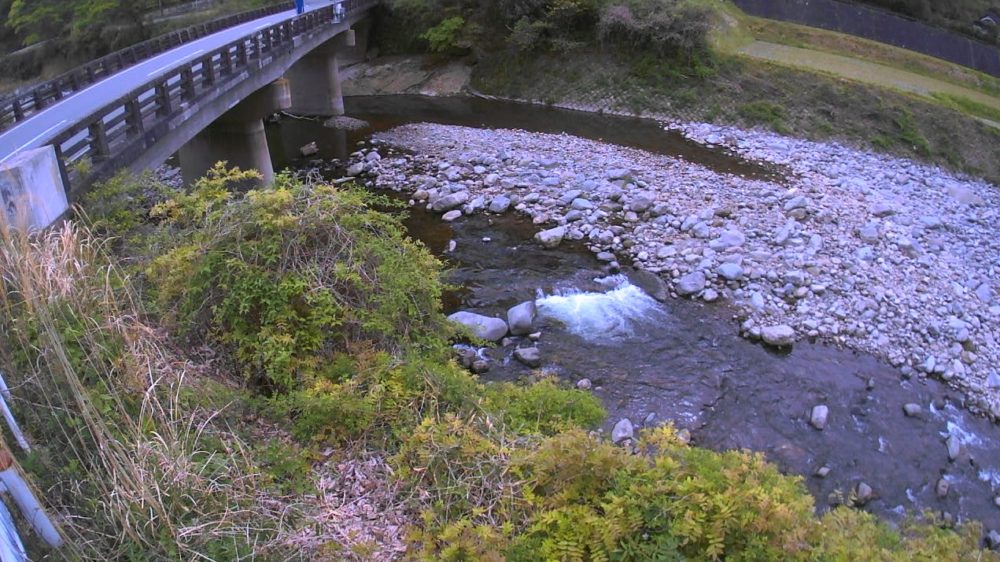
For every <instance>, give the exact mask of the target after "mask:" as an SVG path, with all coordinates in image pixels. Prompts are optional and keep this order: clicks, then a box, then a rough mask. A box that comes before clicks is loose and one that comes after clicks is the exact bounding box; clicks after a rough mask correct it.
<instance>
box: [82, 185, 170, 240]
mask: <svg viewBox="0 0 1000 562" xmlns="http://www.w3.org/2000/svg"><path fill="white" fill-rule="evenodd" d="M172 195H176V193H175V192H174V191H173V190H172V189H171V188H170V187H169V186H167V185H165V184H164V183H162V182H160V181H159V180H158V179H157V178H156V177H155V176H154V175H153V174H152V173H149V172H146V173H143V174H139V175H136V174H133V173H131V172H129V171H127V170H123V171H121V172H119V173H118V174H116V175H115V176H114V177H112V178H111V179H109V180H107V181H104V182H101V183H99V184H97V185H95V186H94V187H93V188H92V189H90V191H88V192H87V194H86V195H84V197H83V200H82V205H83V208H84V209H86V212H85V218H86V219H87V220H89V221H90V228H91V229H92V230H93V231H94V233H95V234H97V235H99V236H104V237H112V238H123V237H131V236H133V235H135V234H136V231H137V230H138V229H139V228H140V227H142V226H144V225H147V224H149V223H150V222H151V218H150V216H149V212H150V210H152V209H153V207H155V206H156V205H158V204H160V203H162V202H164V201H165V200H166V199H167V198H169V197H170V196H172Z"/></svg>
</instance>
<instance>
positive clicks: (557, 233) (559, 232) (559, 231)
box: [535, 226, 566, 249]
mask: <svg viewBox="0 0 1000 562" xmlns="http://www.w3.org/2000/svg"><path fill="white" fill-rule="evenodd" d="M565 237H566V227H563V226H557V227H555V228H550V229H548V230H543V231H541V232H539V233H538V234H536V235H535V240H538V242H539V243H540V244H541V245H542V246H545V247H546V248H550V249H551V248H555V247H556V246H558V245H559V244H561V243H562V241H563V238H565Z"/></svg>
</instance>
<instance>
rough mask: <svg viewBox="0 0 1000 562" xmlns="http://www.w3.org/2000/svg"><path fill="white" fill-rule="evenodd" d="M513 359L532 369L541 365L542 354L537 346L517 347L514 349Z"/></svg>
mask: <svg viewBox="0 0 1000 562" xmlns="http://www.w3.org/2000/svg"><path fill="white" fill-rule="evenodd" d="M514 359H517V360H518V361H519V362H521V363H522V364H523V365H525V366H527V367H530V368H532V369H537V368H538V367H541V366H542V354H541V353H539V351H538V348H537V347H519V348H517V349H515V350H514Z"/></svg>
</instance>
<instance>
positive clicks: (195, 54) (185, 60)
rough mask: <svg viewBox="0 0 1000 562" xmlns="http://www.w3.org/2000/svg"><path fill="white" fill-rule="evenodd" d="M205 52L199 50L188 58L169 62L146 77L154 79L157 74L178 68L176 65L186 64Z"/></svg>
mask: <svg viewBox="0 0 1000 562" xmlns="http://www.w3.org/2000/svg"><path fill="white" fill-rule="evenodd" d="M204 52H205V49H198V50H197V51H195V52H193V53H191V54H190V55H187V56H186V57H183V58H180V59H178V60H175V61H171V62H169V63H167V64H165V65H163V66H161V67H160V68H157V69H156V70H154V71H152V72H150V73H149V74H147V75H146V76H148V77H150V78H152V77H153V76H156V75H157V74H159V73H160V72H163V71H164V70H166V69H168V68H170V67H171V66H176V65H179V64H182V63H185V62H187V61H189V60H191V59H193V58H194V57H196V56H198V55H200V54H202V53H204Z"/></svg>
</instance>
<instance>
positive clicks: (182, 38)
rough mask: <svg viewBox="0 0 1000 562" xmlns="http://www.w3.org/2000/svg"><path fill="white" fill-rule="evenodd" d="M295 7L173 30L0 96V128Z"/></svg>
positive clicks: (270, 8) (285, 5) (261, 10)
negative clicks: (163, 56)
mask: <svg viewBox="0 0 1000 562" xmlns="http://www.w3.org/2000/svg"><path fill="white" fill-rule="evenodd" d="M293 7H294V5H293V3H292V2H282V3H280V4H275V5H273V6H268V7H265V8H258V9H256V10H252V11H249V12H242V13H239V14H233V15H231V16H226V17H223V18H219V19H215V20H212V21H210V22H207V23H203V24H198V25H193V26H191V27H187V28H184V29H180V30H177V31H172V32H170V33H167V34H165V35H160V36H158V37H153V38H152V39H149V40H146V41H143V42H142V43H137V44H135V45H132V46H131V47H126V48H124V49H121V50H119V51H116V52H114V53H111V54H109V55H105V56H103V57H101V58H99V59H96V60H93V61H90V62H88V63H87V64H85V65H83V66H81V67H79V68H75V69H73V70H71V71H69V72H66V73H64V74H61V75H59V76H57V77H55V78H53V79H52V80H49V81H47V82H43V83H41V84H38V85H36V86H34V87H33V88H31V89H30V90H28V91H26V92H20V93H15V94H10V95H7V96H3V97H0V131H3V130H5V129H8V128H10V127H12V126H13V125H15V124H16V123H18V122H19V121H23V120H24V119H27V118H28V117H30V116H31V115H32V114H34V113H36V112H37V111H39V110H41V109H44V108H45V107H46V106H48V105H51V104H52V103H55V102H57V101H59V100H61V99H62V98H64V97H66V96H70V95H73V94H74V93H76V92H79V91H80V90H82V89H84V88H86V87H88V86H90V85H91V84H94V83H95V82H98V81H100V80H103V79H105V78H107V77H108V76H111V75H113V74H115V73H116V72H119V71H121V70H123V69H125V68H128V67H130V66H132V65H134V64H136V63H139V62H142V61H144V60H148V59H151V58H153V57H154V56H156V55H158V54H160V53H163V52H165V51H168V50H170V49H173V48H174V47H177V46H178V45H182V44H184V43H187V42H189V41H194V40H196V39H200V38H202V37H205V36H206V35H211V34H213V33H216V32H218V31H222V30H224V29H229V28H230V27H235V26H237V25H240V24H243V23H246V22H248V21H253V20H256V19H260V18H262V17H266V16H269V15H273V14H277V13H280V12H284V11H286V10H290V9H292V8H293Z"/></svg>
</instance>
